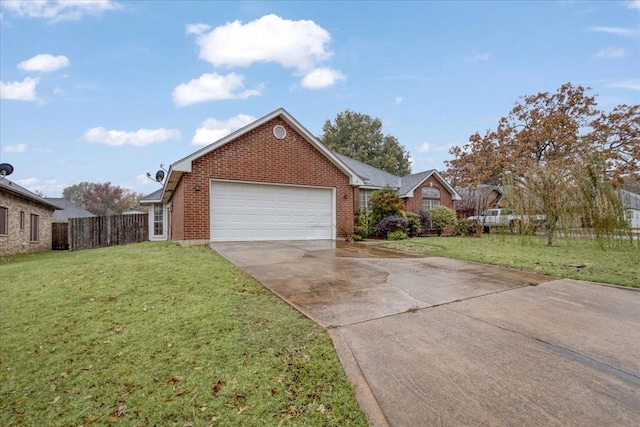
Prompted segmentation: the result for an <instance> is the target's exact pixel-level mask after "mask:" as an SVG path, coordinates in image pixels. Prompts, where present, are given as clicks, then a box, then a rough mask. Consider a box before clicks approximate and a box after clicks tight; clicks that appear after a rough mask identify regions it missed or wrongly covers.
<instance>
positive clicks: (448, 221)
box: [429, 206, 458, 236]
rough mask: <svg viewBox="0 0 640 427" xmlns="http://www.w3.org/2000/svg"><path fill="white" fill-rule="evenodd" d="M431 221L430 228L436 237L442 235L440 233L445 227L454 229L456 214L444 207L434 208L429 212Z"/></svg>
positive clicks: (456, 221)
mask: <svg viewBox="0 0 640 427" xmlns="http://www.w3.org/2000/svg"><path fill="white" fill-rule="evenodd" d="M429 217H430V219H431V227H432V229H433V230H435V231H436V233H437V234H438V236H441V235H442V231H443V230H444V229H445V228H447V227H455V226H456V224H457V223H458V218H457V217H456V212H455V211H454V210H453V209H451V208H448V207H446V206H436V207H435V208H433V209H431V211H430V212H429Z"/></svg>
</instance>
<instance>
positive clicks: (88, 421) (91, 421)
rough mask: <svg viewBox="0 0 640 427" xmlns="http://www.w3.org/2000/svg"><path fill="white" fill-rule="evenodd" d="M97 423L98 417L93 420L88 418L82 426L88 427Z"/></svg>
mask: <svg viewBox="0 0 640 427" xmlns="http://www.w3.org/2000/svg"><path fill="white" fill-rule="evenodd" d="M96 421H98V417H91V418H87V419H86V420H83V421H82V425H83V426H88V425H89V424H93V423H95V422H96Z"/></svg>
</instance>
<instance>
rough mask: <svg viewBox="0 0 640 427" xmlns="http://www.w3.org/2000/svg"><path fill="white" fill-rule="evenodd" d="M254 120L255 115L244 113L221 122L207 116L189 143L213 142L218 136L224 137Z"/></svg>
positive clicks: (206, 143)
mask: <svg viewBox="0 0 640 427" xmlns="http://www.w3.org/2000/svg"><path fill="white" fill-rule="evenodd" d="M255 120H256V118H255V117H252V116H248V115H246V114H238V115H237V116H234V117H231V118H230V119H227V120H225V121H223V122H221V121H219V120H216V119H212V118H209V119H207V120H205V121H204V122H202V125H201V127H199V128H198V129H196V133H195V134H194V135H193V140H192V141H191V145H208V144H211V143H212V142H215V141H217V140H219V139H220V138H224V137H225V136H227V135H229V134H230V133H231V132H234V131H236V130H238V129H240V128H241V127H244V126H246V125H248V124H249V123H252V122H254V121H255Z"/></svg>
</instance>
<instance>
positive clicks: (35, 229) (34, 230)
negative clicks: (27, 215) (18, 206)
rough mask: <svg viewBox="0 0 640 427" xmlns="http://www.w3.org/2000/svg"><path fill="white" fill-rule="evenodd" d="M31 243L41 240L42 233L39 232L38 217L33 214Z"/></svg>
mask: <svg viewBox="0 0 640 427" xmlns="http://www.w3.org/2000/svg"><path fill="white" fill-rule="evenodd" d="M30 235H31V241H32V242H37V241H38V240H39V236H40V232H39V230H38V215H34V214H31V230H30Z"/></svg>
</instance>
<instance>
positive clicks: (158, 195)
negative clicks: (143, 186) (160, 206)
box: [140, 187, 164, 205]
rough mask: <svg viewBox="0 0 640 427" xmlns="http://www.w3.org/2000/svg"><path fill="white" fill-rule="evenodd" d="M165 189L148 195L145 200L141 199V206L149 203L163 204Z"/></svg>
mask: <svg viewBox="0 0 640 427" xmlns="http://www.w3.org/2000/svg"><path fill="white" fill-rule="evenodd" d="M163 189H164V187H163V188H160V189H159V190H156V191H154V192H153V193H151V194H147V195H146V196H144V197H143V198H141V199H140V204H141V205H145V204H149V203H160V202H162V190H163Z"/></svg>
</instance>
